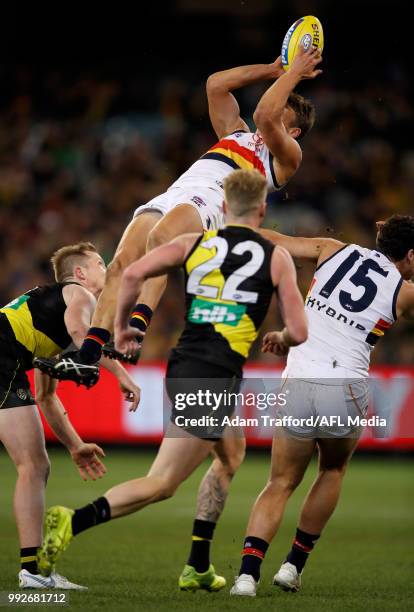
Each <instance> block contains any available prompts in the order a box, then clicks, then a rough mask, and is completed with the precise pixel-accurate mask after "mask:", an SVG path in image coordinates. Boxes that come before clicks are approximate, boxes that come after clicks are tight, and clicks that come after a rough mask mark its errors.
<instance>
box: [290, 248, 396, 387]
mask: <svg viewBox="0 0 414 612" xmlns="http://www.w3.org/2000/svg"><path fill="white" fill-rule="evenodd" d="M401 284H402V277H401V274H400V273H399V272H398V270H397V268H396V267H395V265H394V264H393V263H392V262H391V261H390V260H389V259H388V258H387V257H386V256H385V255H383V254H382V253H380V252H379V251H375V250H370V249H366V248H363V247H360V246H358V245H356V244H349V245H345V246H344V247H343V248H342V249H339V251H336V253H334V254H333V255H331V257H329V258H328V259H326V260H325V261H323V262H322V263H321V264H320V265H319V266H318V267H317V268H316V271H315V274H314V277H313V280H312V283H311V286H310V288H309V292H308V295H307V296H306V300H305V309H306V314H307V317H308V323H309V337H308V340H307V341H306V342H304V343H303V344H301V345H299V346H297V347H294V348H292V349H290V352H289V356H288V360H287V365H286V369H285V372H284V375H285V376H289V377H292V378H293V377H297V378H320V379H324V378H338V379H340V378H352V377H357V378H362V377H366V376H368V370H369V362H370V355H371V351H372V349H373V348H374V346H375V344H376V343H377V342H378V340H379V339H380V338H381V337H382V336H383V335H384V333H385V332H386V330H387V329H388V328H389V327H391V325H392V324H393V323H394V321H395V320H396V318H397V313H396V302H397V297H398V292H399V290H400V288H401Z"/></svg>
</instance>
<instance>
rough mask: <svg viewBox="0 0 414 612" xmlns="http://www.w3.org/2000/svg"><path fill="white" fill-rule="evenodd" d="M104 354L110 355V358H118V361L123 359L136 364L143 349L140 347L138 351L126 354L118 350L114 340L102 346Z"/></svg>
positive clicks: (124, 361)
mask: <svg viewBox="0 0 414 612" xmlns="http://www.w3.org/2000/svg"><path fill="white" fill-rule="evenodd" d="M102 354H103V355H105V357H109V359H116V360H117V361H122V362H123V363H130V364H131V365H136V364H137V363H138V360H139V358H140V355H141V349H138V351H136V352H135V353H131V354H130V355H124V354H123V353H120V352H119V351H117V350H116V348H115V345H114V343H113V342H107V343H106V344H104V345H103V347H102Z"/></svg>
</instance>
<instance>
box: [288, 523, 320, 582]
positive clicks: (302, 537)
mask: <svg viewBox="0 0 414 612" xmlns="http://www.w3.org/2000/svg"><path fill="white" fill-rule="evenodd" d="M319 538H320V536H319V535H312V534H311V533H306V531H302V530H301V529H299V527H298V528H297V529H296V537H295V539H294V540H293V544H292V548H291V549H290V553H289V554H288V556H287V557H286V561H288V562H289V563H292V564H293V565H295V566H296V569H297V570H298V572H299V574H300V573H301V571H302V570H303V568H304V567H305V563H306V561H307V560H308V557H309V553H310V552H311V551H312V550H313V547H314V545H315V544H316V541H317V540H319Z"/></svg>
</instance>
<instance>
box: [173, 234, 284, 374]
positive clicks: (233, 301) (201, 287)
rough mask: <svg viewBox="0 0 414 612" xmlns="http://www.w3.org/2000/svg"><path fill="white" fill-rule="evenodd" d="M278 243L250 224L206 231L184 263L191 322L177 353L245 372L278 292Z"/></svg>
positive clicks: (187, 319)
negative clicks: (273, 264)
mask: <svg viewBox="0 0 414 612" xmlns="http://www.w3.org/2000/svg"><path fill="white" fill-rule="evenodd" d="M276 248H277V247H276ZM274 249H275V246H274V245H273V244H271V243H270V242H269V241H268V240H266V239H265V238H263V237H262V236H261V235H260V234H258V233H257V232H255V231H254V230H253V229H251V228H249V227H248V226H244V225H227V226H226V227H225V228H224V229H221V230H217V231H210V232H205V233H204V234H203V235H202V236H201V237H200V238H199V239H198V240H197V241H196V243H195V245H194V246H193V248H192V250H191V251H190V253H189V255H188V257H187V259H186V261H185V263H184V272H185V282H186V315H185V318H186V323H185V328H184V331H183V333H182V335H181V337H180V339H179V341H178V344H177V346H176V348H175V349H174V351H173V354H175V355H176V356H182V357H186V358H190V359H196V360H198V361H206V362H210V363H214V364H215V365H220V366H222V367H223V368H225V369H226V370H231V371H232V372H233V373H234V374H236V375H238V376H241V372H242V367H243V364H244V363H245V361H246V359H247V357H248V354H249V351H250V348H251V345H252V343H253V342H254V341H255V339H256V338H257V335H258V332H259V329H260V326H261V324H262V323H263V320H264V318H265V316H266V313H267V310H268V307H269V304H270V300H271V298H272V295H273V291H274V287H273V282H272V278H271V270H270V267H271V259H272V254H273V250H274Z"/></svg>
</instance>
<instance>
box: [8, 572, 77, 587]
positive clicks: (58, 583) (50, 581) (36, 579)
mask: <svg viewBox="0 0 414 612" xmlns="http://www.w3.org/2000/svg"><path fill="white" fill-rule="evenodd" d="M18 578H19V587H20V588H21V589H64V590H66V591H69V590H70V591H87V590H88V587H85V586H82V585H80V584H76V583H75V582H71V581H70V580H68V579H67V578H65V576H61V575H60V574H58V573H57V572H52V573H51V574H50V576H42V575H41V574H31V573H30V572H28V571H27V570H25V569H23V570H20V572H19V576H18Z"/></svg>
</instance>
